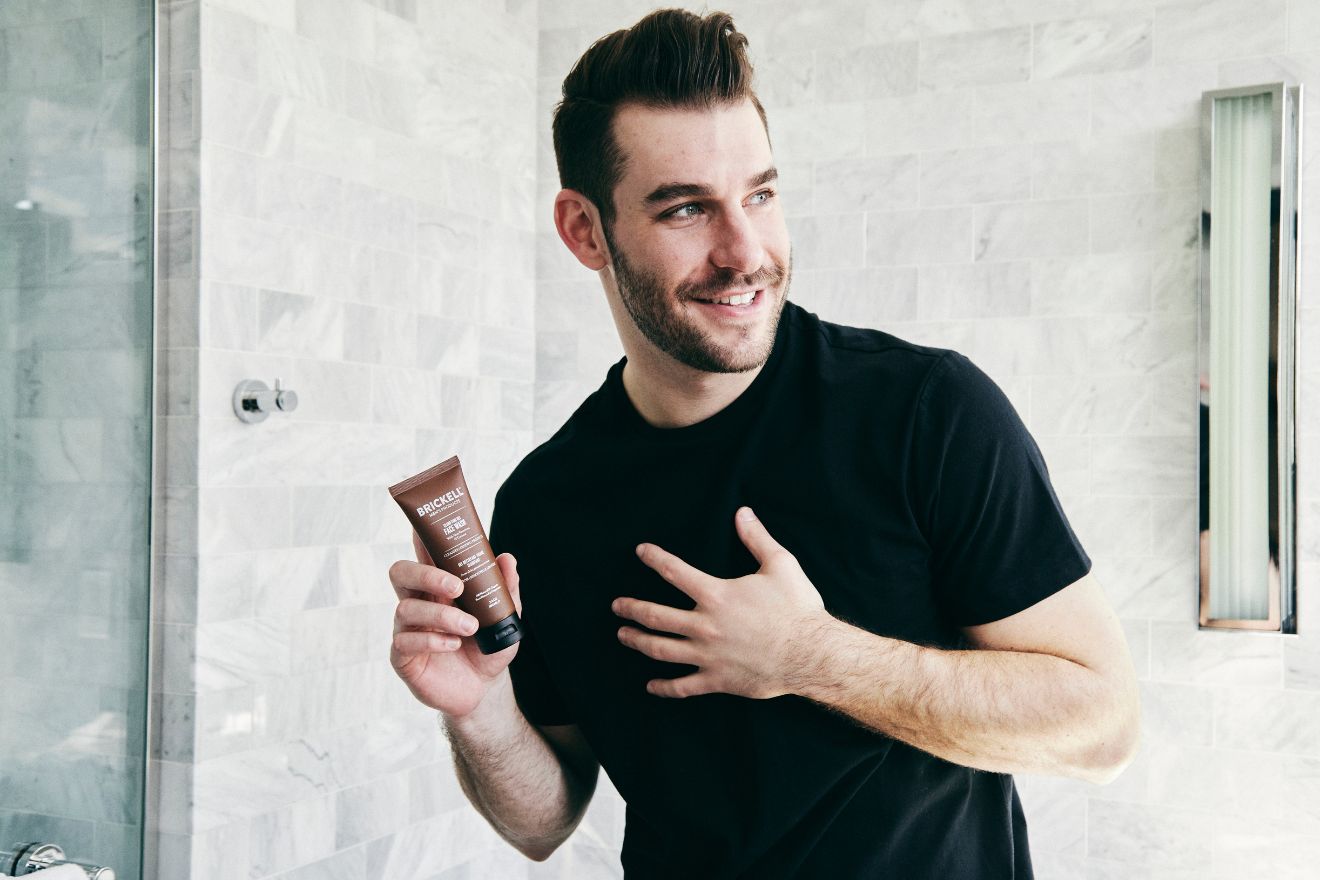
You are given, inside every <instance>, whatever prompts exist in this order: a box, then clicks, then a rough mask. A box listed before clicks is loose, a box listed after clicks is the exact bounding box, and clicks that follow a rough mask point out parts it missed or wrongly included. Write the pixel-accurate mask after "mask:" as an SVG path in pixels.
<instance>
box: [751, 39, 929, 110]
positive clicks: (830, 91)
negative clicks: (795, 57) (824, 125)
mask: <svg viewBox="0 0 1320 880" xmlns="http://www.w3.org/2000/svg"><path fill="white" fill-rule="evenodd" d="M917 58H918V52H917V43H916V42H915V41H911V42H902V43H880V44H868V45H865V46H859V47H857V48H852V49H817V50H816V53H815V65H814V73H815V96H816V99H817V100H821V101H859V100H860V101H869V100H872V99H875V98H895V97H899V96H902V95H912V94H915V93H916V91H917ZM792 63H793V62H792V60H791V59H788V58H785V59H783V60H781V59H779V58H776V59H775V61H774V66H775V67H781V66H782V67H788V66H790V65H791V64H792Z"/></svg>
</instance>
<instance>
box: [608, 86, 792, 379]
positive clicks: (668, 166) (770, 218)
mask: <svg viewBox="0 0 1320 880" xmlns="http://www.w3.org/2000/svg"><path fill="white" fill-rule="evenodd" d="M614 134H615V137H616V139H617V140H618V143H619V146H620V148H621V149H622V152H623V155H624V171H623V177H622V179H621V180H620V181H619V184H618V186H616V187H615V190H614V204H615V208H616V217H615V221H614V224H613V226H612V227H611V229H610V230H608V232H607V238H608V243H609V247H610V253H611V256H612V259H613V268H614V278H615V280H616V282H617V285H618V291H619V299H620V301H621V302H622V304H623V306H624V308H625V309H626V310H627V312H628V315H629V316H630V317H631V318H632V321H633V323H634V324H635V325H636V326H637V329H638V330H639V331H640V332H641V334H642V335H643V336H644V337H645V338H646V339H647V340H649V341H650V343H651V344H652V345H654V346H655V347H656V348H658V349H660V350H661V351H663V352H665V353H666V354H668V355H669V356H670V357H672V358H674V359H675V360H677V361H679V362H680V363H683V364H686V365H687V366H689V367H692V368H694V369H697V370H702V371H704V372H711V373H740V372H745V371H747V370H751V369H755V368H756V367H759V366H760V365H761V364H763V363H765V360H766V358H767V357H769V355H770V350H771V348H772V347H773V345H774V339H775V329H776V328H777V327H778V325H779V316H780V312H781V311H782V310H783V307H784V302H785V301H786V299H787V296H788V284H789V276H790V273H791V260H790V254H789V242H788V228H787V226H786V225H785V223H784V215H783V212H782V210H781V209H780V205H779V197H778V183H777V179H776V175H775V172H774V160H773V157H772V156H771V154H770V144H769V141H768V140H767V138H766V134H765V129H764V127H763V126H762V124H761V117H760V116H759V115H758V114H757V112H756V108H755V107H754V106H753V105H752V103H751V102H750V101H747V102H744V103H741V104H732V105H726V106H717V107H715V108H713V109H710V110H669V109H666V110H656V109H648V108H644V107H639V106H635V105H628V106H626V107H624V108H622V109H621V110H620V111H619V113H618V114H617V115H616V117H615V120H614ZM749 293H751V294H754V295H753V297H752V299H751V301H750V302H748V303H743V302H742V301H743V300H746V299H747V296H746V295H747V294H749ZM729 297H737V299H734V301H733V303H732V304H728V305H724V304H717V303H715V302H714V300H715V299H717V298H729Z"/></svg>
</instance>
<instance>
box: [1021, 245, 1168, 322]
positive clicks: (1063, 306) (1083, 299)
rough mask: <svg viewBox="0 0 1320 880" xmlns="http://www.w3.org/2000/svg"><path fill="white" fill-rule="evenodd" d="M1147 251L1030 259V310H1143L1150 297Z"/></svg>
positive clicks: (1077, 312) (1075, 312) (1058, 312)
mask: <svg viewBox="0 0 1320 880" xmlns="http://www.w3.org/2000/svg"><path fill="white" fill-rule="evenodd" d="M1151 261H1152V257H1151V256H1150V255H1147V254H1104V255H1094V254H1093V255H1085V256H1081V255H1079V256H1072V257H1061V258H1057V259H1049V260H1033V261H1032V262H1031V264H1030V265H1031V313H1032V314H1035V315H1094V314H1105V313H1119V314H1126V313H1132V312H1144V311H1147V310H1148V309H1149V307H1150V301H1151V294H1150V289H1151Z"/></svg>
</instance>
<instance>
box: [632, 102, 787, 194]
mask: <svg viewBox="0 0 1320 880" xmlns="http://www.w3.org/2000/svg"><path fill="white" fill-rule="evenodd" d="M614 137H615V141H616V142H617V143H618V145H619V148H620V149H621V150H622V151H623V156H624V163H623V176H622V177H621V178H620V180H619V184H618V195H619V199H618V200H617V201H618V204H619V206H620V207H623V206H624V205H625V204H626V203H627V202H630V201H636V198H632V197H635V196H638V195H640V194H644V193H647V192H650V191H651V190H652V189H653V188H654V187H656V186H657V185H660V184H665V183H676V182H678V183H704V184H710V185H712V186H719V185H720V184H722V183H729V182H734V181H736V182H738V183H739V184H741V182H742V181H744V180H746V179H747V178H748V177H749V176H750V175H752V174H755V173H757V172H760V171H762V170H764V169H765V168H767V167H769V166H770V165H772V164H773V157H772V155H771V152H770V142H769V139H768V138H767V137H766V132H765V127H764V126H763V125H762V124H761V116H760V114H759V113H757V112H756V107H755V106H754V105H753V104H752V102H751V101H744V102H742V103H739V104H724V105H717V106H715V107H711V108H709V109H704V108H703V109H673V108H665V109H656V108H652V107H642V106H640V105H636V104H627V105H625V106H623V107H621V108H620V109H619V111H618V113H616V114H615V117H614Z"/></svg>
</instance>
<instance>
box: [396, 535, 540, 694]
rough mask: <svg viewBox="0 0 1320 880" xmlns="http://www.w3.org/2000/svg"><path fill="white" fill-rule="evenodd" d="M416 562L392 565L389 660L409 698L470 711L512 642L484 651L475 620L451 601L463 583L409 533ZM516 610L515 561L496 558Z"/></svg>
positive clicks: (509, 655) (512, 650) (509, 654)
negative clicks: (491, 651) (393, 596)
mask: <svg viewBox="0 0 1320 880" xmlns="http://www.w3.org/2000/svg"><path fill="white" fill-rule="evenodd" d="M412 540H413V550H414V551H415V552H416V554H417V561H416V562H410V561H409V560H407V559H400V560H398V561H397V562H395V563H394V564H393V565H391V566H390V584H391V585H393V587H394V592H395V594H396V595H397V596H398V597H399V604H398V607H397V608H395V611H394V639H393V642H392V643H391V645H390V664H391V665H392V666H393V667H394V671H395V672H396V673H398V675H399V678H401V679H403V683H404V684H406V685H407V686H408V689H409V690H410V691H412V692H413V696H415V697H417V699H419V700H421V701H422V702H423V703H425V704H426V705H428V706H430V707H431V708H433V709H439V710H440V711H441V712H443V713H445V714H446V715H448V716H451V717H456V718H457V717H462V716H464V715H468V714H470V713H471V712H472V711H473V710H475V709H476V708H477V706H478V704H480V703H481V700H482V698H483V697H485V696H486V692H487V691H489V690H490V687H491V685H492V684H493V683H494V682H495V681H496V680H497V679H498V678H499V677H500V676H501V675H503V674H504V670H505V669H507V668H508V666H509V663H510V662H511V661H512V660H513V657H514V655H515V654H517V653H518V644H517V643H514V644H512V645H510V646H509V647H507V648H505V649H504V650H502V651H496V652H495V653H494V654H483V653H481V648H479V647H478V646H477V640H476V639H475V638H472V633H474V632H476V630H475V628H474V626H475V625H476V623H477V619H476V618H475V617H473V616H472V615H471V614H468V613H467V612H465V611H463V610H462V609H461V608H459V607H457V606H456V605H455V604H454V599H455V597H457V596H459V595H460V594H461V593H462V592H463V582H462V580H460V579H459V578H458V577H456V576H455V575H452V574H449V573H448V572H446V571H442V570H441V569H439V568H437V567H436V566H435V563H434V562H433V561H432V559H431V555H430V554H429V553H427V552H426V548H425V547H424V546H422V541H421V538H419V537H418V536H417V532H416V530H414V531H413V535H412ZM495 563H496V564H497V565H498V566H499V567H500V573H501V574H502V575H503V576H504V583H505V585H506V586H507V587H508V588H509V595H510V597H511V598H512V599H513V606H514V609H515V610H516V611H517V612H518V613H519V614H521V613H522V598H521V595H520V594H519V591H518V567H517V560H516V559H514V558H513V555H512V554H509V553H501V554H500V555H499V556H497V557H495Z"/></svg>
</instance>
